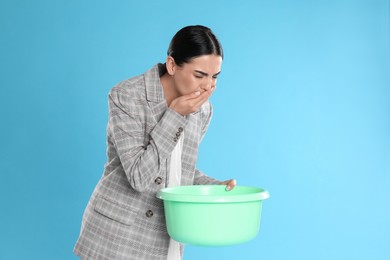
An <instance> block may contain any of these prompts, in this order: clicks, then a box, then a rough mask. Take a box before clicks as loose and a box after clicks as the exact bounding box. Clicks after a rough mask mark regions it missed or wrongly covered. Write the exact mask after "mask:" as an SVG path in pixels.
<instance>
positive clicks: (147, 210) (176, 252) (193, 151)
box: [74, 26, 236, 259]
mask: <svg viewBox="0 0 390 260" xmlns="http://www.w3.org/2000/svg"><path fill="white" fill-rule="evenodd" d="M222 58H223V53H222V47H221V44H220V43H219V41H218V40H217V38H216V37H215V35H214V34H213V33H212V31H211V30H210V29H209V28H207V27H204V26H188V27H185V28H183V29H181V30H180V31H178V32H177V33H176V35H175V36H174V37H173V39H172V41H171V43H170V46H169V49H168V57H167V59H166V63H165V64H157V65H155V66H154V67H153V68H151V69H150V70H149V71H147V72H146V73H145V74H143V75H140V76H137V77H134V78H131V79H128V80H125V81H123V82H121V83H119V84H118V85H117V86H115V87H114V88H113V89H111V91H110V93H109V122H108V125H107V146H108V147H107V159H108V160H107V163H106V164H105V168H104V173H103V176H102V178H101V179H100V181H99V183H98V184H97V186H96V188H95V190H94V192H93V194H92V196H91V198H90V201H89V202H88V205H87V208H86V210H85V212H84V216H83V220H82V226H81V232H80V236H79V239H78V241H77V244H76V246H75V248H74V252H75V253H76V254H77V255H79V256H80V257H81V258H82V259H181V257H182V255H183V246H182V245H180V244H179V243H177V242H176V241H174V240H172V239H170V237H169V235H168V234H167V231H166V226H165V217H164V209H163V204H162V201H160V200H159V199H157V198H156V192H157V191H159V190H160V189H161V188H164V187H168V186H177V185H193V184H195V185H197V184H223V185H227V189H228V190H229V189H232V188H233V187H234V186H235V185H236V182H235V180H228V181H224V182H221V181H218V180H216V179H213V178H211V177H208V176H206V175H205V174H203V173H202V172H200V171H199V170H197V169H196V168H195V164H196V161H197V153H198V145H199V143H200V142H201V140H202V138H203V136H204V134H205V133H206V131H207V128H208V126H209V123H210V119H211V115H212V107H211V104H210V103H209V101H208V99H209V97H210V96H211V94H212V93H213V91H214V90H215V86H216V82H217V76H218V74H219V73H220V69H221V64H222ZM226 228H228V227H226Z"/></svg>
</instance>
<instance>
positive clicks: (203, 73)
mask: <svg viewBox="0 0 390 260" xmlns="http://www.w3.org/2000/svg"><path fill="white" fill-rule="evenodd" d="M195 72H198V73H200V74H202V75H203V76H208V75H209V74H208V73H206V72H203V71H201V70H195ZM219 73H221V71H220V72H218V73H216V74H214V75H213V76H218V75H219Z"/></svg>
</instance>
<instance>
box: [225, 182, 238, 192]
mask: <svg viewBox="0 0 390 260" xmlns="http://www.w3.org/2000/svg"><path fill="white" fill-rule="evenodd" d="M221 185H226V190H227V191H229V190H232V189H233V188H234V187H235V186H236V185H237V182H236V180H235V179H231V180H227V181H223V182H221Z"/></svg>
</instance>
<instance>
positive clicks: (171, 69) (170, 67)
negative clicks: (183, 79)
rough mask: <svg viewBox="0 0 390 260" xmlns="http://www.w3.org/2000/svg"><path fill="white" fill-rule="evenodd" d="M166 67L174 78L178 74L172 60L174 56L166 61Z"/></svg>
mask: <svg viewBox="0 0 390 260" xmlns="http://www.w3.org/2000/svg"><path fill="white" fill-rule="evenodd" d="M166 67H167V71H168V74H169V75H171V76H173V75H175V72H176V63H175V60H174V59H173V58H172V56H168V57H167V60H166Z"/></svg>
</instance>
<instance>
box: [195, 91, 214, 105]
mask: <svg viewBox="0 0 390 260" xmlns="http://www.w3.org/2000/svg"><path fill="white" fill-rule="evenodd" d="M212 93H213V90H211V89H210V90H207V91H205V92H203V93H202V94H201V95H200V96H199V97H197V98H195V100H194V101H195V104H194V105H195V106H196V107H197V108H199V107H200V106H201V105H203V103H204V102H206V101H207V100H208V99H209V98H210V96H211V94H212Z"/></svg>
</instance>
